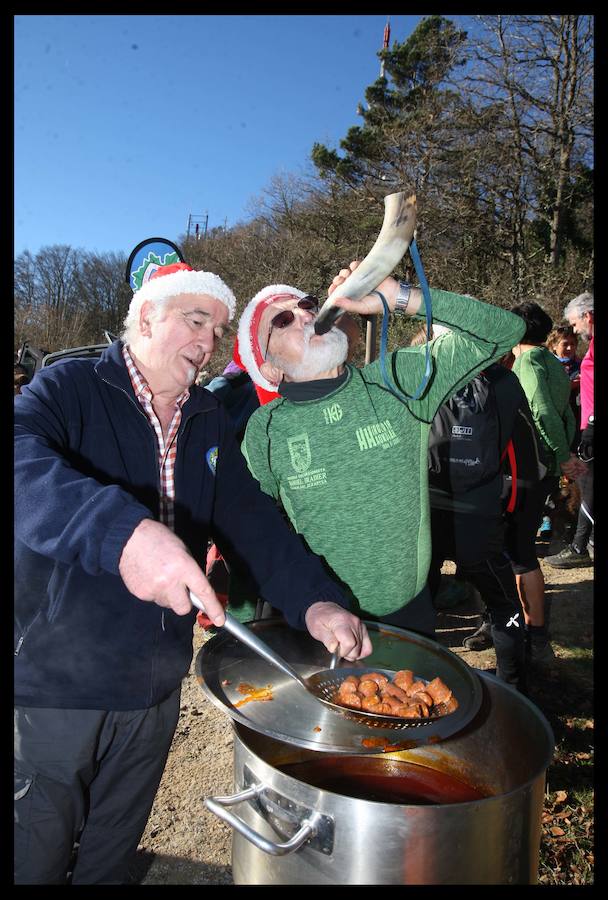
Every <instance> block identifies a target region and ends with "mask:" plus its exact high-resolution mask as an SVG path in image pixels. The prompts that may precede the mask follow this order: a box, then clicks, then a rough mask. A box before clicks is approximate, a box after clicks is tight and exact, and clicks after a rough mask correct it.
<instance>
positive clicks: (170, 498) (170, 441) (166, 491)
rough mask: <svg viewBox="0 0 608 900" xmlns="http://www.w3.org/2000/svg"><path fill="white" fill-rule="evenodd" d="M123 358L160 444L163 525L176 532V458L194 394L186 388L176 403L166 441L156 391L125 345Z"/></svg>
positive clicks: (159, 462)
mask: <svg viewBox="0 0 608 900" xmlns="http://www.w3.org/2000/svg"><path fill="white" fill-rule="evenodd" d="M122 355H123V357H124V360H125V363H126V366H127V371H128V373H129V376H130V378H131V384H132V385H133V390H134V391H135V396H136V397H137V399H138V400H139V402H140V403H141V405H142V407H143V409H144V412H145V413H146V415H147V417H148V419H149V420H150V423H151V425H152V426H153V427H154V431H155V433H156V441H157V443H158V467H159V472H160V508H159V520H160V521H161V522H162V523H163V525H166V526H167V528H170V529H171V531H175V527H174V526H175V515H174V500H175V480H174V473H175V458H176V456H177V431H178V429H179V426H180V422H181V420H182V406H183V405H184V403H185V402H186V400H187V399H188V397H189V396H190V391H189V390H188V388H186V390H185V391H184V392H183V394H180V396H179V397H178V398H177V400H176V401H175V413H174V415H173V419H172V420H171V425H170V426H169V431H168V432H167V439H166V440H165V438H164V437H163V429H162V427H161V424H160V421H159V419H158V416H157V415H156V413H155V412H154V408H153V406H152V391H151V390H150V387H149V386H148V382H147V381H146V380H145V378H144V377H143V375H142V374H141V372H140V371H139V369H138V368H137V367H136V365H135V363H134V362H133V359H132V357H131V354H130V353H129V351H128V349H127V347H126V346H124V345H123V348H122Z"/></svg>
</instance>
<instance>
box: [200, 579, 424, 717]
mask: <svg viewBox="0 0 608 900" xmlns="http://www.w3.org/2000/svg"><path fill="white" fill-rule="evenodd" d="M189 595H190V600H191V601H192V603H193V605H194V606H196V607H197V609H200V610H201V612H204V613H205V614H206V612H207V611H206V610H205V607H204V605H203V602H202V600H201V599H200V598H199V597H197V596H196V594H193V593H192V591H189ZM224 614H225V616H226V621H225V622H224V625H223V627H224V628H225V629H226V631H228V632H230V634H231V635H233V637H235V638H237V640H239V641H241V642H242V643H243V644H246V646H247V647H249V649H250V650H253V651H254V653H257V654H258V655H259V656H262V657H263V658H264V659H265V660H266V661H267V662H269V663H271V665H273V666H276V668H277V669H280V670H281V672H284V673H285V675H288V676H289V677H290V678H292V679H293V680H294V681H297V683H298V684H299V685H300V686H301V687H303V688H304V690H306V691H308V692H309V693H311V694H312V695H313V696H314V697H316V699H317V700H319V701H320V702H321V703H324V704H325V705H326V706H329V707H330V708H331V709H332V710H334V712H337V713H338V714H339V715H341V716H344V717H346V718H348V719H355V720H356V721H357V722H360V723H361V724H362V725H370V726H378V725H380V726H382V727H384V728H411V727H417V726H420V725H429V724H430V723H431V722H433V721H435V720H436V719H437V718H439V716H438V715H437V714H435V715H431V716H429V717H428V718H425V719H423V718H419V719H404V718H400V717H398V716H388V715H381V714H380V713H370V712H366V711H365V710H360V709H350V708H349V707H345V706H340V704H339V703H335V702H334V698H335V696H336V693H337V691H338V688H339V687H340V684H341V683H342V682H343V681H344V679H345V678H346V677H347V676H348V675H356V676H357V677H361V675H363V674H365V673H367V672H379V673H381V674H383V675H386V676H387V677H388V678H389V679H390V678H391V676H392V675H394V674H395V673H394V672H389V671H387V670H383V669H369V668H360V667H359V668H341V669H337V668H336V666H337V665H338V662H339V661H340V656H339V654H338V653H333V654H332V657H331V662H330V665H329V668H327V669H321V670H320V671H319V672H315V673H314V674H313V675H308V676H306V677H305V678H302V676H301V675H298V673H297V672H296V671H295V669H292V667H291V666H290V665H289V663H287V662H286V661H285V660H284V659H283V658H282V657H281V656H279V654H278V653H276V652H275V651H274V650H273V649H272V648H271V647H269V646H268V644H266V643H264V641H262V640H260V638H259V637H258V636H257V635H256V634H254V633H253V631H251V630H250V629H249V628H247V626H246V625H243V624H242V623H241V622H239V621H238V619H235V618H234V616H232V615H230V613H228V612H225V613H224ZM419 680H420V681H424V679H422V678H421V679H419Z"/></svg>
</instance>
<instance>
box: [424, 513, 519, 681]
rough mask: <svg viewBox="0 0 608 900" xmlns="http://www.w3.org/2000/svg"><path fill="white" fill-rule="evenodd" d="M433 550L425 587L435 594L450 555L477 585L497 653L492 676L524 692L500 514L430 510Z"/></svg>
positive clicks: (516, 610) (514, 603)
mask: <svg viewBox="0 0 608 900" xmlns="http://www.w3.org/2000/svg"><path fill="white" fill-rule="evenodd" d="M431 533H432V538H433V553H432V559H431V567H430V570H429V580H428V581H429V587H430V590H431V594H432V596H433V597H436V596H437V593H438V591H439V584H440V581H441V566H442V565H443V563H444V561H445V560H446V559H451V560H452V561H453V562H455V563H456V565H457V566H458V573H459V575H461V576H462V577H463V578H464V579H465V580H466V581H469V582H470V583H471V584H472V585H474V587H476V588H477V590H478V591H479V593H480V594H481V596H482V598H483V600H484V603H485V604H486V606H487V608H488V613H489V618H490V624H491V629H492V639H493V641H494V649H495V651H496V674H497V676H498V677H499V678H501V679H502V680H503V681H506V682H507V683H508V684H512V685H513V686H514V687H517V688H518V689H519V690H521V691H525V690H526V685H527V679H526V663H525V635H524V621H523V613H522V609H521V605H520V603H519V595H518V593H517V585H516V583H515V575H514V573H513V569H512V566H511V563H510V561H509V558H508V557H507V555H506V553H505V552H504V550H503V542H504V523H503V520H502V518H500V517H498V516H476V515H470V514H468V513H458V512H452V511H449V510H443V509H432V510H431Z"/></svg>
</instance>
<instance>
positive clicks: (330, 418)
mask: <svg viewBox="0 0 608 900" xmlns="http://www.w3.org/2000/svg"><path fill="white" fill-rule="evenodd" d="M343 415H344V413H343V412H342V407H341V406H340V404H339V403H332V405H331V406H326V407H325V408H324V409H323V418H324V419H325V424H326V425H333V424H334V422H339V421H340V419H341V418H342V416H343Z"/></svg>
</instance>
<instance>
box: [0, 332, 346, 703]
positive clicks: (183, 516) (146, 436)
mask: <svg viewBox="0 0 608 900" xmlns="http://www.w3.org/2000/svg"><path fill="white" fill-rule="evenodd" d="M120 348H121V345H120V342H118V341H117V342H115V343H114V344H112V345H111V346H110V347H109V348H108V349H107V350H106V351H104V353H103V355H102V357H101V359H99V360H84V359H71V360H65V361H63V362H59V363H56V364H55V365H53V366H50V367H49V368H46V369H42V370H41V371H40V372H39V373H38V374H37V375H36V376H35V377H34V379H33V380H32V382H31V383H30V384H29V385H27V386H26V387H25V388H24V389H23V392H22V394H20V395H18V396H17V397H16V398H15V703H16V704H17V705H20V706H39V707H59V708H75V709H86V708H88V709H115V710H125V709H142V708H147V707H149V706H153V705H155V704H156V703H158V702H159V701H160V700H162V699H164V698H165V697H167V696H168V695H169V694H170V693H171V692H172V691H173V690H174V688H176V687H177V686H178V684H179V683H180V681H181V680H182V678H183V677H184V676H185V675H186V673H187V671H188V668H189V666H190V662H191V660H192V628H193V623H194V619H195V611H194V610H193V611H192V613H191V614H189V615H186V616H177V615H176V614H175V613H173V612H172V611H171V610H168V609H167V610H162V609H161V608H160V607H159V606H157V605H156V604H155V603H150V602H143V601H141V600H138V599H137V598H136V597H135V596H133V594H131V593H130V592H129V591H128V590H127V588H126V587H125V584H124V582H123V581H122V579H121V577H120V575H119V572H118V564H119V560H120V556H121V554H122V550H123V548H124V546H125V544H126V542H127V541H128V539H129V538H130V536H131V534H132V533H133V531H134V529H135V528H136V527H137V525H138V524H139V523H140V522H141V521H142V519H145V518H152V519H157V518H158V492H159V470H158V450H157V444H156V438H155V434H154V430H153V428H152V426H151V425H150V423H149V421H148V419H147V417H146V415H145V413H144V411H143V410H142V408H141V406H140V405H139V403H138V401H137V399H136V397H135V394H134V392H133V388H132V386H131V381H130V378H129V375H128V372H127V370H126V367H125V365H124V361H123V358H122V354H121V349H120ZM175 484H176V497H175V532H176V534H177V535H178V536H179V537H180V538H181V539H182V540H183V541H184V543H185V544H186V545H187V547H188V548H189V550H190V552H191V553H192V554H193V556H194V557H195V558H196V559H197V561H198V562H199V564H200V565H201V566H204V560H205V555H206V549H207V541H208V539H209V538H212V539H213V540H215V542H216V543H217V544H218V546H219V547H220V549H221V550H222V551H223V553H224V554H225V556H226V559H227V560H229V561H230V560H231V559H234V560H235V562H237V563H238V565H239V566H240V567H244V569H245V571H247V572H248V573H249V574H250V576H251V577H252V579H253V581H254V583H255V584H256V585H257V586H258V588H259V592H260V596H261V597H263V598H264V599H265V600H267V601H268V602H269V603H270V604H272V606H275V607H277V608H279V609H281V610H282V611H283V613H284V614H285V616H286V618H287V620H288V622H289V623H290V624H291V625H292V626H294V627H296V628H304V627H305V624H304V614H305V612H306V610H307V609H308V607H309V606H310V605H311V604H312V603H315V602H317V601H319V600H331V601H334V602H336V603H338V604H340V605H341V606H344V607H348V601H347V600H346V598H345V596H344V594H343V593H342V591H341V589H340V588H339V587H338V585H336V584H335V583H334V582H333V581H331V580H330V579H329V577H328V576H327V575H326V573H325V570H324V568H323V566H322V563H321V561H320V560H319V559H318V558H317V557H316V556H314V555H312V554H310V553H309V552H308V551H307V549H306V548H305V547H304V545H303V543H302V541H301V539H300V538H299V537H298V536H297V535H295V534H293V533H292V532H290V530H289V529H288V527H287V525H286V524H285V522H284V521H283V518H282V516H281V514H280V513H279V511H278V509H277V508H276V506H275V504H274V502H273V501H272V500H271V499H270V498H269V497H268V496H266V495H265V494H264V493H262V491H261V490H260V488H259V486H258V483H257V482H256V481H255V479H254V478H253V477H252V476H251V475H250V474H249V472H248V470H247V467H246V464H245V461H244V459H243V457H242V454H241V452H240V448H239V445H238V443H237V441H236V439H235V437H234V434H233V431H232V428H231V426H230V424H229V422H228V421H227V418H226V415H225V413H224V411H223V409H222V407H221V405H220V404H219V403H218V401H217V400H216V398H215V397H214V396H213V394H211V393H210V392H209V391H205V390H204V389H202V388H198V387H193V388H191V391H190V398H189V399H188V401H187V402H186V403H185V404H184V406H183V408H182V422H181V425H180V429H179V433H178V442H177V459H176V464H175Z"/></svg>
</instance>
